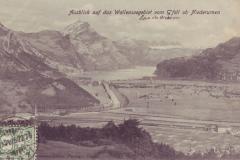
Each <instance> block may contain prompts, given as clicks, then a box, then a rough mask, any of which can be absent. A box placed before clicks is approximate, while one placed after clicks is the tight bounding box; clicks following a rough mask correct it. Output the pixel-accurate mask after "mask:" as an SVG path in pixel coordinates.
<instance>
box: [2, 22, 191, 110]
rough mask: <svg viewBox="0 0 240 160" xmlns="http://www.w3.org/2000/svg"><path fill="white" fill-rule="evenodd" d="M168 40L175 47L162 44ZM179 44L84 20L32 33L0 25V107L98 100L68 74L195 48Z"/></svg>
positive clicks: (154, 59)
mask: <svg viewBox="0 0 240 160" xmlns="http://www.w3.org/2000/svg"><path fill="white" fill-rule="evenodd" d="M169 45H170V46H174V47H170V48H164V47H163V48H164V49H163V48H161V47H160V48H159V46H169ZM179 46H180V44H179V43H177V42H165V41H160V42H155V41H154V42H149V41H145V40H136V39H131V38H124V39H121V40H111V39H110V38H107V37H104V36H102V35H101V34H99V33H97V32H96V31H95V30H94V29H93V28H92V27H91V26H90V25H89V24H88V23H87V22H82V21H76V22H75V23H73V24H70V25H68V26H66V28H64V30H62V31H56V30H44V31H40V32H34V33H25V32H21V31H14V30H11V29H9V28H7V27H6V26H4V25H3V24H0V84H1V91H2V92H1V93H0V110H1V111H4V112H18V111H22V110H26V111H31V110H32V109H33V106H38V107H42V108H44V110H46V109H49V110H52V109H54V108H56V107H57V108H64V106H65V107H69V106H72V107H73V108H81V107H86V106H93V105H95V104H99V101H98V100H97V99H96V98H94V96H92V95H90V94H89V93H88V92H87V91H85V90H84V89H82V88H81V87H79V86H78V85H77V84H75V83H74V82H73V81H72V80H71V79H69V76H67V75H68V74H69V73H72V72H78V73H80V72H82V71H91V70H114V69H119V68H129V67H132V66H135V65H156V64H157V63H158V62H159V61H162V60H164V59H169V58H172V57H179V56H182V55H192V54H194V53H196V50H189V49H184V48H181V47H179ZM172 53H174V54H172ZM13 86H14V87H13Z"/></svg>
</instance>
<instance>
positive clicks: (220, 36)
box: [0, 0, 240, 48]
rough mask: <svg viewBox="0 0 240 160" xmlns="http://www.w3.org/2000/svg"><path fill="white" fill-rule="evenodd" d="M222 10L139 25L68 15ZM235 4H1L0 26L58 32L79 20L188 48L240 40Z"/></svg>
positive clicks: (20, 0) (196, 0)
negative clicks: (110, 11)
mask: <svg viewBox="0 0 240 160" xmlns="http://www.w3.org/2000/svg"><path fill="white" fill-rule="evenodd" d="M82 8H85V9H92V10H93V9H95V10H97V9H128V10H142V9H148V10H150V9H153V10H168V9H181V10H185V9H188V10H193V9H199V10H201V9H203V10H220V11H221V15H217V16H202V15H198V16H187V17H182V18H181V19H179V20H148V21H139V20H138V18H137V17H136V16H116V15H112V16H80V15H74V16H68V12H69V10H71V9H82ZM239 16H240V1H239V0H0V22H1V23H2V24H4V25H5V26H7V27H8V28H11V29H13V30H18V31H25V32H35V31H39V30H43V29H54V30H55V29H56V30H62V29H63V28H64V27H65V26H67V25H68V24H71V23H73V22H74V21H76V20H78V19H82V20H83V21H87V22H89V23H90V24H91V25H92V27H93V28H95V30H97V31H98V32H99V33H101V34H102V35H104V36H107V37H110V38H112V39H116V38H121V37H126V36H128V37H131V38H137V39H149V40H159V41H161V40H165V41H177V42H180V43H182V44H183V46H187V47H197V48H198V47H201V48H206V47H212V46H215V45H216V44H218V43H220V42H224V41H226V40H228V39H230V38H232V37H234V36H240V18H239Z"/></svg>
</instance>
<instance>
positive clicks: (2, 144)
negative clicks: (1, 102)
mask: <svg viewBox="0 0 240 160" xmlns="http://www.w3.org/2000/svg"><path fill="white" fill-rule="evenodd" d="M36 150H37V127H36V126H35V125H34V124H33V123H29V122H28V121H6V122H5V123H2V122H1V123H0V160H35V159H36Z"/></svg>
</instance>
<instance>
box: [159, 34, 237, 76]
mask: <svg viewBox="0 0 240 160" xmlns="http://www.w3.org/2000/svg"><path fill="white" fill-rule="evenodd" d="M239 60H240V38H232V39H230V40H229V41H227V42H225V43H222V44H219V45H218V46H217V47H215V48H210V49H206V50H204V51H202V53H201V54H200V55H196V56H193V57H191V58H175V59H171V60H166V61H163V62H161V63H159V64H158V65H157V70H156V72H155V73H156V74H157V75H158V76H159V77H162V78H194V79H211V80H214V79H222V80H238V77H239V72H240V63H239V62H240V61H239Z"/></svg>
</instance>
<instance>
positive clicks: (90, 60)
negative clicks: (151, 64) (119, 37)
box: [63, 21, 130, 70]
mask: <svg viewBox="0 0 240 160" xmlns="http://www.w3.org/2000/svg"><path fill="white" fill-rule="evenodd" d="M63 34H64V35H65V36H69V37H70V40H71V42H72V43H73V45H74V47H75V48H76V50H77V52H78V53H79V54H80V55H82V57H83V62H84V65H83V66H84V67H85V69H86V70H111V69H118V68H123V67H127V66H129V65H130V62H129V60H128V59H127V57H126V56H124V55H123V54H121V53H120V52H119V50H118V49H117V47H116V46H115V45H114V43H113V41H111V40H110V39H108V38H106V37H103V36H101V35H100V34H98V33H97V32H96V31H95V30H94V29H93V28H92V27H91V26H90V25H89V24H88V23H86V22H81V21H77V22H75V23H73V24H71V25H69V26H67V27H66V28H65V29H64V31H63Z"/></svg>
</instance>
